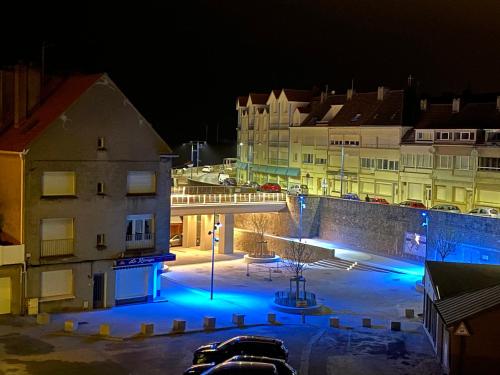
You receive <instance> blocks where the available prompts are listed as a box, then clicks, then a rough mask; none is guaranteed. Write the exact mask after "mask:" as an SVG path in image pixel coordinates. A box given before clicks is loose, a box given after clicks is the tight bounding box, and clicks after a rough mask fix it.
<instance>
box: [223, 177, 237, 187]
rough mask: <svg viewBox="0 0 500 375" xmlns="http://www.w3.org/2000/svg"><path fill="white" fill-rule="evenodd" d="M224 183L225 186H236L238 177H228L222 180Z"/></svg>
mask: <svg viewBox="0 0 500 375" xmlns="http://www.w3.org/2000/svg"><path fill="white" fill-rule="evenodd" d="M222 185H225V186H236V185H237V183H236V179H235V178H233V177H229V178H226V179H225V180H224V181H222Z"/></svg>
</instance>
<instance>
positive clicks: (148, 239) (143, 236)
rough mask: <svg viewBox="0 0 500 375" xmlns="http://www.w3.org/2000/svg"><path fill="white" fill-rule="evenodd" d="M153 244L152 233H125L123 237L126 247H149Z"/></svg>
mask: <svg viewBox="0 0 500 375" xmlns="http://www.w3.org/2000/svg"><path fill="white" fill-rule="evenodd" d="M154 245H155V235H154V233H134V234H127V236H126V238H125V248H126V249H151V248H153V247H154Z"/></svg>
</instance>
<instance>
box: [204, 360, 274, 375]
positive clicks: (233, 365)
mask: <svg viewBox="0 0 500 375" xmlns="http://www.w3.org/2000/svg"><path fill="white" fill-rule="evenodd" d="M219 368H224V369H235V370H236V369H238V368H243V369H245V368H254V369H258V370H260V371H263V370H267V371H266V373H269V372H268V371H273V372H274V373H275V372H276V366H274V365H273V364H272V363H264V362H244V361H243V362H222V363H220V364H218V365H217V366H215V367H212V368H211V369H210V370H208V371H206V372H204V373H203V374H205V373H206V374H211V373H213V372H216V371H217V369H219Z"/></svg>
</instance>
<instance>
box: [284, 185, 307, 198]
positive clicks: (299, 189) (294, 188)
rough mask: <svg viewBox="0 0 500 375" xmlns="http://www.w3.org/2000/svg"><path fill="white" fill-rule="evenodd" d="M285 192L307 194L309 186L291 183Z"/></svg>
mask: <svg viewBox="0 0 500 375" xmlns="http://www.w3.org/2000/svg"><path fill="white" fill-rule="evenodd" d="M287 192H288V194H292V195H307V194H309V188H308V187H307V185H300V184H293V185H290V186H289V187H288V191H287Z"/></svg>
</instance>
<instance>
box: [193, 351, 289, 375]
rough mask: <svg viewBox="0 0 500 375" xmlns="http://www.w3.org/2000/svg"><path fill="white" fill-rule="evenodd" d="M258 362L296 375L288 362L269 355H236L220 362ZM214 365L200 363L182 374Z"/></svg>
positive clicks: (280, 374)
mask: <svg viewBox="0 0 500 375" xmlns="http://www.w3.org/2000/svg"><path fill="white" fill-rule="evenodd" d="M227 362H260V363H270V364H273V365H274V366H276V370H277V371H278V375H296V374H297V372H296V371H295V370H294V369H293V367H291V366H290V365H289V364H288V363H286V362H285V361H284V360H283V359H278V358H270V357H260V356H253V355H236V356H234V357H232V358H229V359H228V360H226V361H224V362H222V363H227ZM214 366H215V363H213V362H210V363H204V364H201V365H193V366H191V367H190V368H188V369H187V370H186V371H184V375H199V374H202V373H203V372H204V371H207V370H208V369H210V368H212V367H214Z"/></svg>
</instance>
